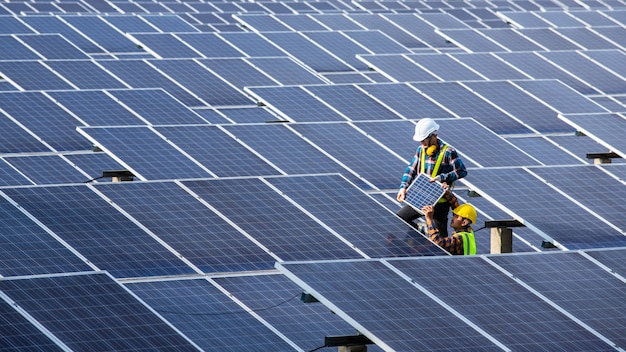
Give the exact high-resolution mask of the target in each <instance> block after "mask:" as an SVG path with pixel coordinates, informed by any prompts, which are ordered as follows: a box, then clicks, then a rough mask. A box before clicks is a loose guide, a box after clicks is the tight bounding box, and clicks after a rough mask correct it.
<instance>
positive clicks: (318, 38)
mask: <svg viewBox="0 0 626 352" xmlns="http://www.w3.org/2000/svg"><path fill="white" fill-rule="evenodd" d="M304 35H305V36H306V37H307V38H309V39H311V40H312V41H314V42H316V43H318V44H319V45H321V46H322V47H324V48H325V49H326V50H328V51H330V52H332V53H333V54H335V55H336V56H337V57H339V58H340V59H342V60H343V61H344V62H345V63H347V64H348V65H350V66H352V67H354V68H355V69H357V70H361V71H365V70H367V65H365V64H364V63H363V62H362V61H360V60H358V59H357V58H356V57H355V55H357V54H370V52H369V51H368V50H367V49H365V48H363V47H362V46H359V45H358V44H357V43H355V42H354V41H351V40H350V39H349V38H348V37H346V36H344V35H342V34H341V33H339V32H330V31H316V32H304Z"/></svg>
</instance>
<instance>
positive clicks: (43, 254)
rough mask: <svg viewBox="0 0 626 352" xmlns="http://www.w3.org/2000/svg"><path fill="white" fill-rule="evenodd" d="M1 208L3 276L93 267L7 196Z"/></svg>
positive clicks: (0, 231) (1, 260) (1, 271)
mask: <svg viewBox="0 0 626 352" xmlns="http://www.w3.org/2000/svg"><path fill="white" fill-rule="evenodd" d="M0 209H1V210H2V211H1V212H0V233H1V234H2V235H1V236H0V238H1V240H2V243H3V245H2V246H0V251H2V255H1V256H0V258H2V259H0V263H1V265H2V269H0V274H1V275H2V276H19V275H34V274H50V273H63V272H76V271H86V270H91V267H90V266H89V265H88V264H87V263H86V262H84V261H83V260H82V259H80V258H79V257H78V256H77V255H76V254H75V253H72V251H71V250H70V249H68V248H66V247H65V246H64V245H63V244H62V243H61V242H60V241H57V240H56V239H55V238H54V237H52V236H51V235H50V234H49V233H48V232H46V231H45V230H44V229H43V228H42V227H40V226H39V225H38V224H36V223H35V222H34V221H33V220H31V219H30V218H29V217H27V216H26V215H25V214H24V213H23V212H22V211H21V210H19V209H18V208H17V207H16V206H14V205H13V204H10V203H9V202H8V201H7V200H5V199H4V198H2V199H0ZM0 335H4V334H0Z"/></svg>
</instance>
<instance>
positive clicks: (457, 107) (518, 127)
mask: <svg viewBox="0 0 626 352" xmlns="http://www.w3.org/2000/svg"><path fill="white" fill-rule="evenodd" d="M412 85H413V86H414V87H416V88H417V89H418V90H419V91H420V92H422V93H423V94H425V95H426V96H428V97H430V98H431V99H433V100H435V101H437V102H439V103H440V104H442V105H443V106H445V107H446V108H448V109H450V110H452V111H453V112H455V113H456V114H457V115H458V116H460V117H473V118H474V119H475V120H476V121H478V122H480V123H481V124H483V125H485V126H486V127H487V128H489V129H491V130H492V131H494V132H496V133H530V132H531V131H530V130H529V129H528V128H527V127H525V126H524V125H523V124H521V123H520V122H518V121H516V120H515V119H513V118H511V117H510V116H508V115H507V114H506V113H504V112H502V111H501V110H499V109H497V108H496V107H494V106H493V105H491V104H489V103H488V102H487V101H485V100H483V99H478V95H476V94H475V93H474V92H472V91H470V90H469V89H466V88H465V87H463V86H461V85H460V84H458V83H454V82H442V83H414V84H412Z"/></svg>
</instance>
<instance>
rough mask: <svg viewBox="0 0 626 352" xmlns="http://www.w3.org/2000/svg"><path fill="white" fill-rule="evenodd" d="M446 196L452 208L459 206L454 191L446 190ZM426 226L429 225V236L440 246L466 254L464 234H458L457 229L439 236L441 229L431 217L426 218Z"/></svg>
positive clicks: (459, 253)
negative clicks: (447, 234)
mask: <svg viewBox="0 0 626 352" xmlns="http://www.w3.org/2000/svg"><path fill="white" fill-rule="evenodd" d="M444 197H445V198H446V199H447V200H448V203H449V204H450V208H452V209H454V208H456V207H458V206H459V201H458V199H457V198H456V196H455V195H454V194H453V193H452V192H446V193H445V194H444ZM426 226H427V227H428V238H430V240H431V241H433V242H434V243H436V244H437V245H438V246H439V247H441V248H443V249H445V250H447V251H448V252H450V253H451V254H455V255H463V254H464V250H463V236H461V235H459V234H457V233H456V231H455V232H453V233H452V235H450V236H448V237H446V238H443V237H441V236H439V229H438V228H437V226H435V224H434V222H433V221H432V220H431V219H430V218H426ZM468 231H471V228H468Z"/></svg>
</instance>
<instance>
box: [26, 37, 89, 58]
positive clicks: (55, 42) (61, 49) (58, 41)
mask: <svg viewBox="0 0 626 352" xmlns="http://www.w3.org/2000/svg"><path fill="white" fill-rule="evenodd" d="M19 38H20V40H22V41H24V43H26V44H28V46H30V47H31V48H33V49H34V50H35V51H36V52H38V53H39V54H41V55H43V57H44V58H46V59H48V60H53V59H87V58H88V57H87V55H86V54H85V53H83V52H82V51H81V50H80V49H78V48H77V47H76V46H75V45H73V44H72V43H70V42H69V41H67V40H66V39H65V38H63V37H62V36H60V35H58V34H38V35H21V36H19Z"/></svg>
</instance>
